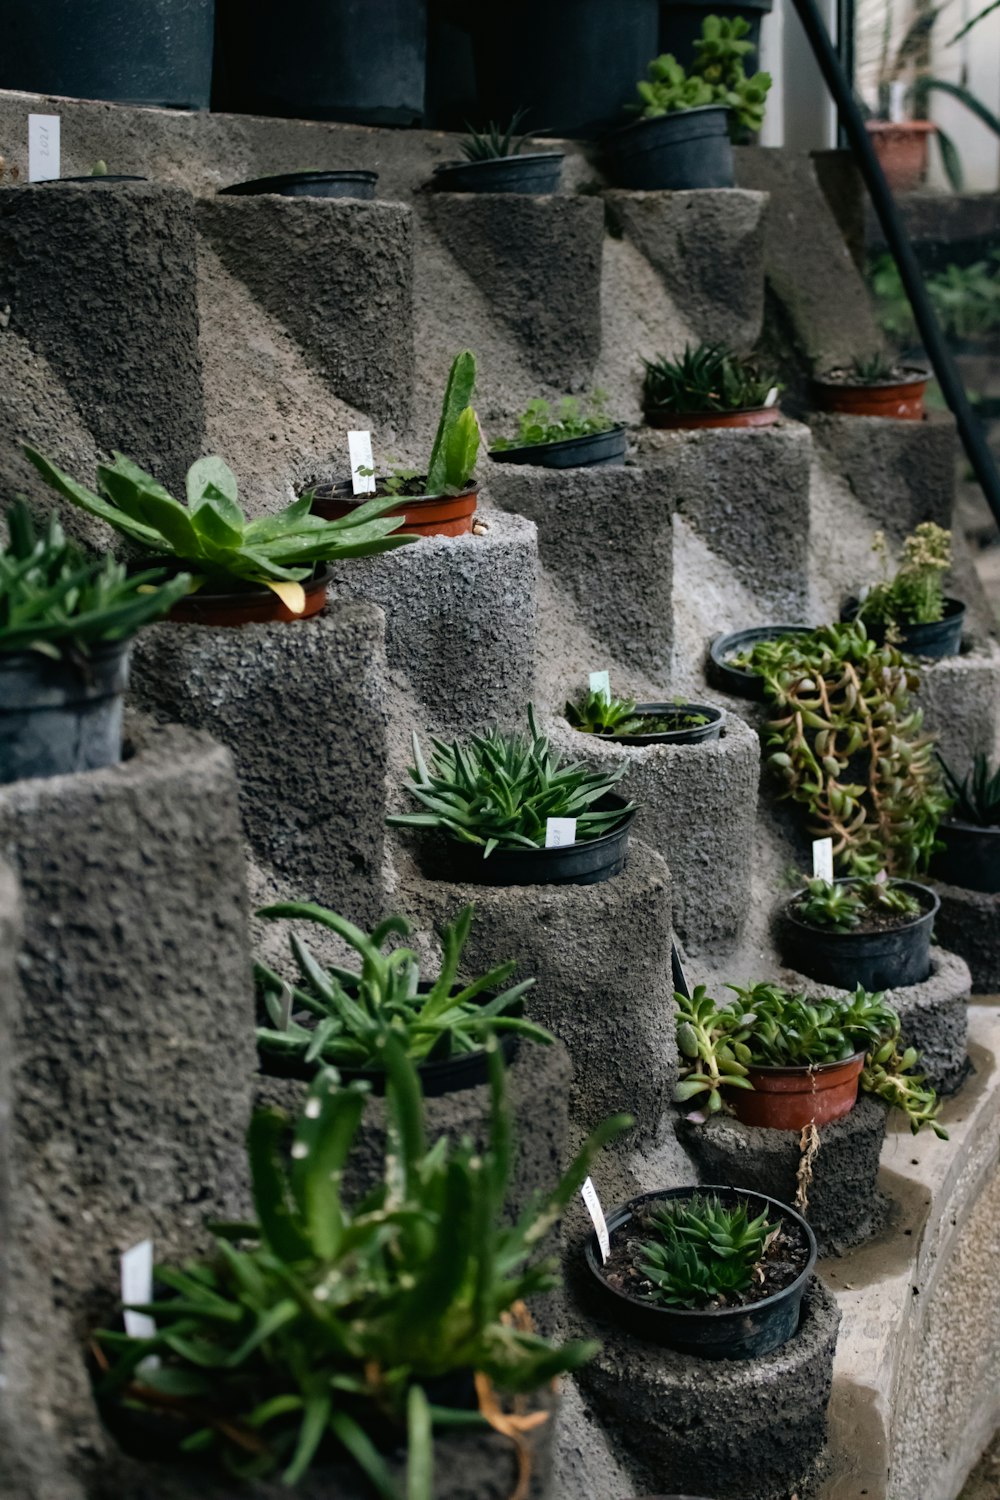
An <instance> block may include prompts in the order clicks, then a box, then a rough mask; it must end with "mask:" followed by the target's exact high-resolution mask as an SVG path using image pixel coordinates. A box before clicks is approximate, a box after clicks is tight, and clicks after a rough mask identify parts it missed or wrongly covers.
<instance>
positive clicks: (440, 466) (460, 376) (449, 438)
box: [427, 349, 479, 495]
mask: <svg viewBox="0 0 1000 1500" xmlns="http://www.w3.org/2000/svg"><path fill="white" fill-rule="evenodd" d="M475 384H476V357H475V355H474V354H472V353H471V352H470V351H469V350H468V349H465V350H463V352H462V353H461V354H456V355H455V358H454V360H453V362H452V366H451V370H450V371H449V373H448V383H447V385H446V387H445V393H444V401H443V403H442V407H441V416H440V419H439V421H438V429H437V434H436V435H435V438H434V447H433V448H432V449H431V458H430V463H429V465H428V468H427V493H428V495H458V494H461V492H462V491H463V490H464V489H467V488H468V484H469V480H470V479H471V478H472V474H473V471H474V469H475V467H476V459H477V457H478V456H479V421H478V418H477V417H476V413H475V412H474V411H473V409H472V406H471V405H470V403H471V401H472V393H473V390H474V389H475Z"/></svg>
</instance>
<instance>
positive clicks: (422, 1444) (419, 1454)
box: [406, 1385, 434, 1500]
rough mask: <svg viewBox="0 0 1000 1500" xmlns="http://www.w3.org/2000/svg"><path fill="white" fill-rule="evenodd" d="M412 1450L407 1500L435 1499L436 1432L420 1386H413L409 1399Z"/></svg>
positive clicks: (407, 1475)
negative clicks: (434, 1433)
mask: <svg viewBox="0 0 1000 1500" xmlns="http://www.w3.org/2000/svg"><path fill="white" fill-rule="evenodd" d="M406 1428H407V1437H408V1439H409V1445H408V1446H409V1453H408V1457H407V1468H406V1500H434V1435H433V1430H432V1425H431V1410H430V1407H429V1406H428V1404H427V1397H426V1396H425V1395H424V1393H423V1391H422V1390H421V1388H420V1386H419V1385H411V1386H410V1391H409V1395H408V1396H407V1401H406Z"/></svg>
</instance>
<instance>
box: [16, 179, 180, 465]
mask: <svg viewBox="0 0 1000 1500" xmlns="http://www.w3.org/2000/svg"><path fill="white" fill-rule="evenodd" d="M56 265H57V266H58V268H59V272H58V275H54V274H53V266H56ZM0 307H3V308H5V309H6V310H7V311H6V314H5V320H4V323H5V329H7V330H9V331H10V332H12V333H15V334H19V335H20V336H22V337H23V338H24V339H25V340H26V342H27V343H28V344H29V346H30V347H31V349H32V350H33V351H34V353H35V354H38V355H41V356H43V357H44V358H45V359H46V360H48V362H49V364H50V365H51V366H52V367H53V369H54V370H57V371H58V373H59V376H60V378H61V380H62V381H63V382H64V384H65V386H66V388H67V390H68V391H69V393H70V395H71V397H72V400H73V402H74V404H75V406H76V409H77V411H78V412H79V414H80V417H81V418H82V420H83V422H84V424H85V425H86V427H87V428H88V429H89V431H90V432H91V433H93V436H94V440H95V442H96V444H97V447H98V448H99V449H101V450H102V451H103V452H105V453H107V454H110V451H111V449H113V448H117V449H120V450H121V451H122V452H124V453H127V454H128V456H129V457H130V458H133V459H135V461H136V462H137V463H140V464H141V465H142V466H143V467H144V468H146V469H149V470H150V471H151V472H152V473H154V474H156V476H157V477H158V478H159V479H160V480H161V481H162V482H163V483H164V484H166V485H167V486H168V487H170V486H183V476H184V473H185V471H186V469H187V467H188V465H189V464H191V463H193V461H194V460H195V459H196V458H197V457H198V456H199V454H200V453H201V451H202V434H203V430H204V403H203V395H202V381H201V362H200V360H199V356H198V301H197V288H196V279H195V228H194V203H193V201H192V199H191V197H190V196H189V194H187V193H185V192H183V191H182V190H181V189H179V188H164V187H159V186H155V185H153V184H151V183H142V182H136V183H123V184H119V185H118V186H116V187H113V188H101V187H97V188H95V187H88V186H86V185H84V186H76V185H73V184H65V183H43V184H35V185H33V186H22V187H17V188H10V189H2V190H0ZM4 337H6V333H4ZM43 420H44V419H43ZM85 477H89V476H85ZM181 493H183V489H181Z"/></svg>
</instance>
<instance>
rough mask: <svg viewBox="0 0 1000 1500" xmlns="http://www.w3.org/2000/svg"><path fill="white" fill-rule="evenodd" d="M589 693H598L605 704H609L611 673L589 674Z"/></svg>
mask: <svg viewBox="0 0 1000 1500" xmlns="http://www.w3.org/2000/svg"><path fill="white" fill-rule="evenodd" d="M590 691H591V692H592V693H600V695H601V697H602V698H603V699H604V701H605V703H610V702H611V673H610V672H591V674H590Z"/></svg>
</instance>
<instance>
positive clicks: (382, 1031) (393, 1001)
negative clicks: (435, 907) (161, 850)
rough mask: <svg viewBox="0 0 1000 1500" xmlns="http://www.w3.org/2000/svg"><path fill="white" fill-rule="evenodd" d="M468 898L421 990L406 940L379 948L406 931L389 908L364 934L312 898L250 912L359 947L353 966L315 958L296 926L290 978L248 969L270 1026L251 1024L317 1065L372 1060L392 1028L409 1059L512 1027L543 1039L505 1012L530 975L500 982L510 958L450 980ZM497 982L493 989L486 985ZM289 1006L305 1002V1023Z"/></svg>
mask: <svg viewBox="0 0 1000 1500" xmlns="http://www.w3.org/2000/svg"><path fill="white" fill-rule="evenodd" d="M474 910H475V908H474V907H472V906H466V907H464V908H463V910H462V911H461V912H460V913H459V915H458V916H457V917H456V919H455V921H454V922H451V923H449V924H448V925H447V926H445V927H444V928H443V930H442V933H441V948H442V958H441V969H440V972H439V974H438V976H437V978H436V979H435V980H434V982H433V984H431V985H430V986H425V988H424V990H423V991H421V990H420V988H419V986H420V957H419V955H418V954H417V953H416V952H415V951H414V950H413V949H412V948H405V947H399V948H394V949H392V950H391V951H385V945H386V943H387V942H388V941H389V939H390V938H392V937H393V936H396V937H402V938H405V937H407V936H409V933H410V930H411V929H410V924H409V923H408V922H407V921H406V919H405V918H404V917H398V916H393V917H388V918H387V919H386V920H385V921H384V922H382V923H380V925H379V926H378V927H376V929H375V931H374V932H373V933H372V934H371V936H368V934H366V933H364V932H362V931H361V929H360V928H359V927H356V926H355V925H354V924H353V923H352V922H349V921H348V920H347V919H346V918H345V917H342V916H339V915H338V914H337V913H336V912H332V911H327V910H326V909H325V908H324V907H322V906H315V905H313V904H312V903H311V902H304V901H288V902H278V903H277V904H275V905H273V906H265V907H264V908H262V910H261V911H259V912H258V913H257V915H258V916H259V917H265V918H268V919H271V920H275V921H276V920H283V919H288V920H291V921H306V922H313V923H316V924H317V925H318V926H319V927H321V928H325V929H326V930H328V931H330V932H334V933H336V934H337V936H338V937H340V938H342V939H343V940H344V942H346V943H347V944H349V946H350V947H351V948H353V949H354V951H355V952H356V953H357V954H358V956H359V958H360V960H361V968H360V971H358V972H355V971H352V970H349V969H342V968H339V967H335V966H333V965H325V964H321V963H320V962H319V960H318V959H317V958H316V957H315V955H314V954H313V953H312V951H311V950H310V948H309V946H308V944H307V943H306V941H305V939H304V938H302V937H300V936H299V934H298V933H297V932H294V931H293V932H292V933H291V934H290V935H289V944H290V946H291V950H292V954H293V956H294V958H295V962H296V966H297V969H298V978H297V981H296V982H294V983H290V982H289V981H288V980H286V979H285V978H283V977H282V976H281V975H280V974H277V973H275V971H274V970H273V969H272V968H270V967H269V966H268V965H267V964H264V963H261V962H258V963H256V964H255V966H254V973H255V976H256V978H257V982H258V986H259V988H260V992H261V995H262V998H263V1004H264V1008H265V1012H266V1014H267V1016H268V1018H269V1020H270V1022H271V1025H270V1026H259V1027H258V1028H257V1046H258V1049H259V1050H260V1051H261V1052H262V1053H264V1054H271V1055H272V1056H277V1057H294V1058H296V1059H300V1060H301V1061H302V1062H304V1063H315V1065H316V1067H317V1068H318V1067H321V1066H323V1065H324V1064H332V1065H333V1066H336V1067H340V1068H355V1069H356V1068H364V1069H372V1068H378V1067H380V1066H381V1061H382V1058H383V1055H384V1054H383V1050H382V1044H383V1041H384V1039H385V1038H386V1037H387V1036H393V1037H395V1038H396V1039H397V1040H398V1042H399V1044H400V1046H401V1047H402V1048H403V1051H404V1052H405V1054H406V1056H407V1057H408V1058H410V1059H411V1061H413V1062H415V1063H422V1062H427V1061H430V1060H433V1061H438V1060H441V1059H444V1058H449V1057H457V1056H461V1055H462V1054H463V1053H469V1052H479V1051H482V1049H483V1047H484V1046H485V1043H486V1041H487V1038H489V1037H491V1036H502V1035H504V1034H507V1035H511V1034H513V1035H517V1036H523V1037H527V1038H529V1039H530V1040H531V1041H535V1042H544V1043H548V1042H551V1040H552V1037H551V1035H550V1034H549V1032H547V1031H545V1030H544V1029H543V1028H542V1027H541V1026H536V1025H535V1024H534V1023H533V1022H531V1021H526V1020H524V1019H523V1018H522V1017H521V1016H519V1015H515V1014H513V1013H512V1012H513V1011H514V1009H515V1008H516V1007H518V1006H519V1003H520V1001H521V999H522V997H523V996H524V995H525V993H526V992H527V991H528V990H529V989H530V988H531V986H532V985H533V984H534V982H535V981H534V980H533V979H525V980H522V981H521V983H520V984H516V985H513V986H511V987H510V988H509V989H503V986H504V985H505V984H506V983H507V981H508V980H509V979H510V978H511V976H512V974H513V973H514V971H515V969H516V968H517V961H516V960H515V959H512V960H510V961H509V962H508V963H504V964H498V965H497V966H496V968H494V969H491V970H490V971H489V973H487V974H483V975H481V976H480V977H479V978H478V979H474V980H471V981H470V982H469V983H463V984H460V983H459V980H458V970H459V964H460V962H461V958H462V951H463V949H464V947H465V944H466V941H467V939H468V936H469V930H470V928H471V926H472V918H473V914H474ZM494 991H496V992H497V993H493V992H494ZM293 1007H294V1008H295V1009H296V1010H298V1011H299V1012H306V1013H308V1016H309V1017H310V1018H311V1020H312V1024H311V1025H303V1024H301V1022H300V1021H299V1020H297V1019H296V1017H295V1014H294V1013H293Z"/></svg>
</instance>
